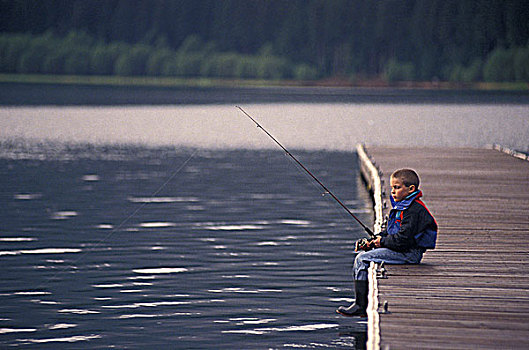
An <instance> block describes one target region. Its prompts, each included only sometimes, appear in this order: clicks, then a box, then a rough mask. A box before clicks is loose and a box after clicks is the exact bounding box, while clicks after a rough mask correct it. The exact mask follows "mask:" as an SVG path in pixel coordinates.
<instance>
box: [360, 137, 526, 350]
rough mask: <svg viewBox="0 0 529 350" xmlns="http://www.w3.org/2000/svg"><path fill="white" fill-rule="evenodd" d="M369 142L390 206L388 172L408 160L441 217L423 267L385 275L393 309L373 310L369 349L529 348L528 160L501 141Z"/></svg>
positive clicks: (386, 297) (382, 297) (382, 289)
mask: <svg viewBox="0 0 529 350" xmlns="http://www.w3.org/2000/svg"><path fill="white" fill-rule="evenodd" d="M365 150H366V152H367V154H368V156H369V157H370V158H371V160H372V161H373V162H374V164H375V166H376V167H377V168H378V170H379V172H380V174H381V176H380V178H381V179H382V181H383V184H382V188H383V189H384V188H385V192H386V196H385V197H384V194H383V198H382V201H385V202H386V203H387V208H386V209H384V211H386V210H389V209H390V206H391V204H390V201H389V197H388V196H389V175H390V174H391V172H392V171H393V170H395V169H397V168H404V167H409V168H412V169H415V170H416V171H417V172H418V174H419V176H420V178H421V185H420V188H421V189H422V190H423V193H424V197H423V200H424V202H425V203H426V204H427V206H428V207H429V209H430V210H431V212H432V213H433V214H434V216H435V218H436V219H437V222H438V224H439V236H438V242H437V248H436V249H435V250H431V251H428V252H427V253H426V254H425V256H424V259H423V262H422V263H421V264H420V265H407V266H396V265H393V266H387V267H386V269H387V279H383V278H378V279H376V283H375V284H378V286H377V287H378V305H383V304H384V303H385V302H387V305H388V311H389V312H388V313H384V312H383V309H382V308H380V307H378V306H377V307H376V308H377V310H378V312H375V314H376V315H375V316H376V317H373V316H372V315H370V320H369V322H370V328H372V330H371V331H372V332H375V333H378V334H375V336H373V335H372V334H370V335H368V337H369V338H370V340H369V341H368V348H375V349H376V348H380V349H384V350H386V349H390V350H394V349H529V161H527V160H522V159H517V158H515V157H513V156H511V155H508V154H505V153H502V152H499V151H497V150H492V149H444V148H431V149H428V148H421V149H409V148H382V147H368V148H366V149H365ZM375 299H376V298H375ZM374 320H376V322H378V324H375V326H374V327H373V326H372V325H371V323H372V322H375V321H374ZM374 338H377V339H374Z"/></svg>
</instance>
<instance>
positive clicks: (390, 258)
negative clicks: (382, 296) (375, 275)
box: [336, 169, 437, 316]
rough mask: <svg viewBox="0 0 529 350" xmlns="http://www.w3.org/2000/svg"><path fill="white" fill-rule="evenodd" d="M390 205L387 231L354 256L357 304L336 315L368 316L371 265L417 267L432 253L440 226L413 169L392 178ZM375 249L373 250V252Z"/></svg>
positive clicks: (359, 244) (357, 246) (362, 245)
mask: <svg viewBox="0 0 529 350" xmlns="http://www.w3.org/2000/svg"><path fill="white" fill-rule="evenodd" d="M390 184H391V198H390V199H391V204H392V209H391V211H390V214H389V220H388V224H387V228H386V229H385V230H384V231H382V232H380V233H379V234H378V235H377V236H376V238H373V239H370V240H366V239H365V238H364V239H362V240H359V241H357V242H356V244H355V252H357V251H359V250H364V251H363V252H361V253H359V254H358V255H357V256H356V258H355V261H354V266H353V278H354V287H355V303H354V304H352V305H351V306H349V307H345V306H340V307H339V308H338V310H336V312H338V313H339V314H341V315H344V316H366V308H367V293H368V281H367V270H368V268H369V264H370V262H371V261H373V262H375V263H381V262H384V263H386V264H418V263H420V262H421V259H422V255H423V253H424V252H425V250H426V249H433V248H434V247H435V241H436V238H437V223H436V222H435V219H434V217H433V216H432V214H431V213H430V212H429V211H428V209H427V208H426V206H425V205H424V203H423V202H422V201H421V200H420V199H419V198H421V197H422V192H421V191H420V190H419V176H418V175H417V173H416V172H415V171H413V170H411V169H400V170H396V171H395V172H394V173H393V174H391V177H390ZM371 249H372V250H371Z"/></svg>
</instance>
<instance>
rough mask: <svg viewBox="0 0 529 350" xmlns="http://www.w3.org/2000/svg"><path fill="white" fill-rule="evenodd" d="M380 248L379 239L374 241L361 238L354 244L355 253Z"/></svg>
mask: <svg viewBox="0 0 529 350" xmlns="http://www.w3.org/2000/svg"><path fill="white" fill-rule="evenodd" d="M379 247H380V237H377V238H374V239H367V238H362V239H359V240H358V241H356V242H355V252H358V251H360V250H364V251H366V252H367V251H368V250H371V249H375V248H379Z"/></svg>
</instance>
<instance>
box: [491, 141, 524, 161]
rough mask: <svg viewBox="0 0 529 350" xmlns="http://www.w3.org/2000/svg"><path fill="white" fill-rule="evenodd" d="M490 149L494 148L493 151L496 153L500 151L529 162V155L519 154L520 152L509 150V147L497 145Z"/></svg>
mask: <svg viewBox="0 0 529 350" xmlns="http://www.w3.org/2000/svg"><path fill="white" fill-rule="evenodd" d="M490 148H492V149H494V150H496V151H499V152H503V153H507V154H508V155H511V156H513V157H515V158H518V159H521V160H527V161H529V155H528V154H525V153H523V152H519V151H516V150H514V149H511V148H508V147H505V146H502V145H498V144H496V143H495V144H492V145H491V146H490Z"/></svg>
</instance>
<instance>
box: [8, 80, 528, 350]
mask: <svg viewBox="0 0 529 350" xmlns="http://www.w3.org/2000/svg"><path fill="white" fill-rule="evenodd" d="M15 90H16V89H15ZM28 91H29V92H28V94H27V95H26V96H23V97H22V98H21V100H22V102H20V101H18V102H13V103H9V101H8V102H5V100H4V101H3V103H4V107H2V108H1V109H0V142H1V143H0V195H1V198H2V208H3V210H2V212H1V213H0V216H1V218H0V268H1V271H2V272H3V274H2V277H3V278H2V280H1V281H0V344H1V345H2V346H3V347H8V346H14V347H23V348H26V347H29V348H32V347H35V348H57V347H59V346H60V347H73V348H88V349H90V348H109V347H116V348H131V349H134V348H137V349H143V348H167V347H174V348H197V349H202V348H245V349H247V348H257V349H268V348H312V349H318V348H363V343H364V341H365V327H366V324H365V320H360V321H358V320H354V319H349V318H343V317H340V316H339V315H337V314H336V313H335V312H334V310H335V308H336V307H338V306H339V305H342V304H347V303H349V302H351V301H352V298H353V295H352V290H351V287H352V286H351V277H350V267H351V263H352V259H353V256H352V253H351V251H352V245H353V242H354V241H355V240H356V239H357V238H360V237H362V236H363V231H362V229H361V228H359V227H358V225H357V224H356V223H354V222H352V220H351V218H350V217H348V215H347V213H345V212H344V211H343V210H342V209H341V208H340V207H339V206H338V205H337V204H336V203H334V202H333V201H332V199H331V198H330V197H329V196H328V195H323V194H322V192H321V189H320V188H318V186H317V185H315V184H314V183H313V181H312V180H311V179H310V178H308V176H307V175H306V174H304V173H303V172H302V171H301V170H300V169H299V168H298V167H297V166H296V165H295V164H294V163H293V161H291V160H290V159H289V157H287V156H286V155H285V154H284V152H282V151H281V150H279V148H278V147H277V146H276V145H275V144H274V143H273V142H272V141H271V140H270V139H269V138H267V136H266V135H265V134H264V133H263V132H262V131H261V130H259V129H258V128H256V127H255V125H254V124H252V122H251V121H250V120H248V118H246V117H245V116H244V115H243V114H242V113H241V112H240V111H239V110H237V109H236V108H235V106H234V105H235V104H233V103H232V102H237V99H238V97H239V95H238V94H239V93H241V92H239V90H228V92H226V91H224V92H222V91H220V92H219V91H218V90H212V91H210V92H209V93H210V94H211V95H210V98H208V92H207V91H206V92H204V91H203V90H197V91H177V92H173V93H174V94H173V98H175V100H176V101H179V98H181V100H180V101H184V102H185V101H188V102H189V103H183V102H182V103H178V104H174V105H167V104H164V105H156V104H140V105H130V104H127V105H106V106H103V104H102V105H95V104H94V103H90V104H88V105H84V104H83V99H84V98H86V97H85V96H84V95H83V97H82V98H79V99H78V100H77V101H78V103H70V102H71V101H70V100H68V101H69V102H68V103H66V102H64V101H62V103H66V104H67V105H64V106H58V105H50V103H33V102H32V101H37V102H39V101H42V100H44V98H43V97H42V96H46V91H45V89H44V90H43V89H42V86H41V87H40V88H39V89H36V90H34V87H32V88H31V89H29V88H28ZM35 91H38V92H39V94H40V95H39V96H40V97H38V98H36V99H35V100H33V99H32V96H33V94H34V93H35ZM148 91H149V93H151V94H152V91H151V90H148ZM251 91H252V94H253V95H251V96H250V97H248V95H241V100H242V101H243V102H245V104H244V105H242V107H243V108H244V109H245V110H246V111H247V112H248V113H250V114H251V115H252V116H253V117H254V118H256V119H257V120H259V121H260V122H261V124H262V125H263V126H264V127H265V128H267V130H269V131H270V132H271V133H272V134H273V135H274V136H275V137H276V138H277V139H278V140H279V141H280V142H282V143H283V144H284V146H286V147H287V148H288V149H289V150H290V151H291V152H292V153H293V154H294V155H296V156H297V157H298V158H299V159H300V160H301V161H302V162H303V163H304V164H305V165H306V166H307V167H308V168H309V169H310V170H311V171H313V172H314V174H315V175H316V176H318V177H319V178H320V179H321V180H322V181H323V182H324V183H325V184H326V185H328V187H329V188H330V189H331V190H332V191H333V192H334V193H335V194H337V195H338V197H340V198H341V199H342V200H343V201H344V202H345V203H346V205H347V206H348V207H349V208H350V209H351V210H352V211H353V212H354V213H355V214H356V215H358V216H359V218H360V219H361V220H362V221H363V222H365V223H366V224H368V225H371V224H372V217H373V214H372V211H371V202H370V200H369V197H368V194H367V192H366V191H365V189H364V187H363V185H362V184H361V182H360V179H359V173H358V169H357V165H356V155H355V154H354V145H355V144H356V143H358V142H364V143H367V144H374V145H379V144H380V145H388V144H390V145H399V146H405V145H412V146H419V147H422V146H452V147H463V146H464V147H484V146H486V145H488V144H491V143H501V144H504V145H506V146H510V147H512V148H518V149H522V150H527V147H528V141H527V140H528V139H529V138H528V137H527V136H528V135H529V118H528V112H527V107H526V105H527V96H525V95H523V96H522V97H519V96H518V97H516V96H515V97H512V96H507V97H505V96H504V95H500V96H499V97H497V96H496V95H494V94H492V95H486V96H487V98H485V100H487V101H488V98H490V102H487V101H484V97H483V95H478V96H477V97H475V98H474V99H473V98H472V97H469V96H466V97H465V98H464V101H461V100H459V98H458V97H450V96H448V97H447V96H445V95H443V96H441V97H439V96H438V95H436V94H435V93H432V94H431V95H428V96H426V97H424V95H421V93H417V95H413V93H409V92H407V93H406V94H405V95H402V93H396V94H387V92H381V93H376V92H371V95H373V96H374V97H373V96H372V97H369V96H367V97H366V93H365V92H364V93H363V96H364V97H362V98H360V99H359V100H356V99H358V98H359V97H358V95H355V94H354V93H353V92H352V91H350V92H349V94H347V93H346V91H344V90H343V89H338V90H329V89H323V90H322V89H309V90H296V91H297V92H298V93H297V94H294V97H292V96H291V98H286V100H284V101H283V100H280V101H278V100H275V99H274V98H272V97H270V94H271V93H273V94H277V95H278V96H280V91H278V90H267V89H263V90H251ZM259 91H261V92H259ZM303 91H305V92H303ZM86 92H87V93H89V92H90V90H87V91H86ZM134 93H135V95H134V96H136V95H137V96H141V93H140V92H138V91H135V92H134ZM164 93H166V94H167V93H168V92H167V91H164ZM94 94H95V95H96V96H98V95H97V94H98V93H97V91H96V92H95V93H94ZM204 94H205V95H204ZM219 94H220V95H219ZM288 94H290V95H293V94H292V91H291V90H287V95H288ZM399 94H401V95H399ZM443 94H445V93H443ZM184 95H185V96H184ZM385 95H388V96H389V97H388V96H385ZM49 96H50V100H49V101H48V102H56V103H57V104H59V103H61V100H60V98H59V97H58V96H62V95H61V94H55V95H54V94H53V92H51V93H50V95H49ZM120 96H122V95H120ZM127 96H128V95H127ZM162 96H163V95H162ZM190 96H191V97H190ZM219 96H221V97H219ZM274 96H276V95H274ZM410 96H411V97H410ZM491 96H492V97H491ZM494 96H496V97H494ZM98 98H102V97H101V96H100V97H98ZM39 99H41V100H39ZM219 99H220V101H219ZM314 99H315V100H317V102H318V103H310V102H309V101H311V100H314ZM518 99H519V103H518V102H517V101H518ZM74 100H75V99H74ZM96 100H97V99H96ZM117 100H119V99H117V98H115V97H113V98H110V102H112V101H114V102H116V101H117ZM298 100H299V101H301V102H297V101H298ZM140 101H142V100H141V99H140ZM223 101H224V103H222V102H223ZM495 101H496V102H495ZM498 101H499V102H498ZM107 102H108V101H107ZM52 104H53V103H52ZM110 104H112V103H110ZM118 104H119V103H118ZM236 104H239V103H236Z"/></svg>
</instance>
